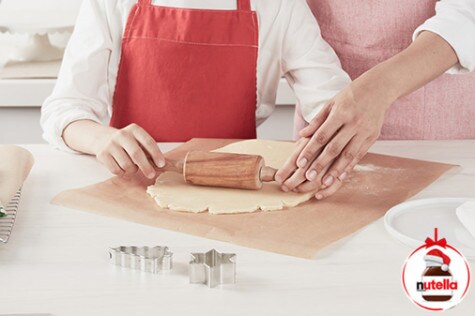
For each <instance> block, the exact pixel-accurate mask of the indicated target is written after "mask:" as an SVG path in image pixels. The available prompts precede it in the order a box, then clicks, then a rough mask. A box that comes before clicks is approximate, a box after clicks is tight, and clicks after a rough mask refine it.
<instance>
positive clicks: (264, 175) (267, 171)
mask: <svg viewBox="0 0 475 316" xmlns="http://www.w3.org/2000/svg"><path fill="white" fill-rule="evenodd" d="M276 173H277V169H274V168H271V167H267V166H264V167H262V169H261V175H260V178H261V181H263V182H273V181H275V174H276Z"/></svg>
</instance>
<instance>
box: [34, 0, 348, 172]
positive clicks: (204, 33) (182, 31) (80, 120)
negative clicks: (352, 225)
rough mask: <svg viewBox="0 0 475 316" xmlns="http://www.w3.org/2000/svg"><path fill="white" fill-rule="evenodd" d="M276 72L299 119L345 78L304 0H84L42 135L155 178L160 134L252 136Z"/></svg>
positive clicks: (270, 102)
mask: <svg viewBox="0 0 475 316" xmlns="http://www.w3.org/2000/svg"><path fill="white" fill-rule="evenodd" d="M282 75H284V76H285V77H286V79H287V81H288V82H289V83H290V85H291V87H292V88H293V90H294V92H295V94H296V96H297V99H298V104H299V106H300V109H301V112H302V115H303V117H304V118H305V120H306V121H310V120H311V119H312V118H313V117H314V116H315V115H316V114H317V113H318V111H319V110H320V109H321V108H322V106H323V105H324V104H325V102H326V101H328V100H329V99H330V98H331V97H333V96H334V95H335V94H336V93H337V92H338V91H339V90H341V89H342V88H343V87H344V86H346V85H347V84H348V83H349V82H350V79H349V77H348V75H347V74H346V73H345V72H344V71H343V70H342V69H341V68H340V63H339V60H338V58H337V56H336V54H335V53H334V51H333V50H332V48H331V47H330V46H329V45H328V44H327V43H326V42H325V41H324V40H323V39H322V38H321V35H320V30H319V27H318V25H317V22H316V21H315V18H314V16H313V15H312V13H311V11H310V9H309V8H308V6H307V4H306V2H305V1H304V0H201V1H198V0H180V1H177V0H138V2H137V0H84V3H83V5H82V8H81V11H80V13H79V17H78V21H77V25H76V28H75V31H74V33H73V35H72V37H71V40H70V43H69V45H68V48H67V49H66V52H65V56H64V61H63V65H62V67H61V71H60V74H59V78H58V81H57V84H56V87H55V89H54V91H53V94H52V95H51V96H50V97H49V98H48V99H47V100H46V101H45V103H44V105H43V108H42V118H41V124H42V127H43V130H44V138H45V139H46V140H47V141H48V142H50V143H51V144H53V145H54V146H56V147H59V148H62V149H68V148H69V149H72V150H74V151H78V152H83V153H87V154H91V155H96V156H97V158H98V160H99V161H101V162H102V163H103V164H105V165H106V166H107V168H108V169H109V170H110V171H111V172H113V173H114V174H117V175H128V174H132V173H135V172H137V170H141V172H143V173H144V175H145V176H147V177H149V178H153V177H154V176H155V171H156V170H155V168H154V167H155V166H154V165H156V166H158V167H159V168H160V167H163V166H164V165H165V160H164V158H163V155H162V153H161V152H160V150H159V148H158V146H157V145H156V142H178V141H187V140H189V139H190V138H193V137H202V138H203V137H204V138H239V139H249V138H255V137H256V124H257V125H259V124H260V123H262V122H263V121H264V120H265V119H266V118H267V117H269V116H270V114H271V113H272V111H273V110H274V108H275V98H276V91H277V86H278V83H279V79H280V78H281V76H282ZM109 116H111V119H110V126H106V125H102V124H103V122H105V121H106V120H107V119H108V117H109Z"/></svg>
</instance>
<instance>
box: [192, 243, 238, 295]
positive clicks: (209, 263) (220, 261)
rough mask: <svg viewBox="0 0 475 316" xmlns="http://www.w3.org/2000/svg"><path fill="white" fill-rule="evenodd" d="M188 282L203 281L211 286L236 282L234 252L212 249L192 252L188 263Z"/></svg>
mask: <svg viewBox="0 0 475 316" xmlns="http://www.w3.org/2000/svg"><path fill="white" fill-rule="evenodd" d="M189 274H190V283H203V284H206V285H208V287H210V288H212V287H215V286H217V285H219V284H234V283H236V254H234V253H220V252H218V251H216V250H215V249H212V250H210V251H208V252H206V253H192V254H191V260H190V265H189Z"/></svg>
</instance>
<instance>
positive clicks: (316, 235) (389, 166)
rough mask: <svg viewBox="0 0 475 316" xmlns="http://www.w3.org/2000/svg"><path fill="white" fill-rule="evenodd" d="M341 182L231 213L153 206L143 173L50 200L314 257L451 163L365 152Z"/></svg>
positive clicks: (192, 145) (209, 143) (199, 143)
mask: <svg viewBox="0 0 475 316" xmlns="http://www.w3.org/2000/svg"><path fill="white" fill-rule="evenodd" d="M231 142H233V141H229V140H204V139H194V140H192V141H190V142H188V143H186V144H184V145H183V146H181V147H179V148H177V149H176V150H174V151H171V152H169V153H168V154H167V156H168V157H169V158H171V159H180V158H184V156H185V154H186V153H187V152H188V151H190V150H198V149H199V150H212V149H216V148H219V147H221V146H224V145H226V144H229V143H231ZM361 164H362V165H363V167H361V168H359V169H358V170H357V171H356V172H355V173H354V174H353V176H352V177H350V179H349V180H348V183H346V184H345V186H344V187H343V188H342V189H341V190H340V191H339V192H337V193H336V194H335V195H334V196H332V197H331V198H329V199H327V200H324V201H316V200H312V201H309V202H306V203H304V204H301V205H299V206H297V207H294V208H290V209H284V210H281V211H273V212H257V213H249V214H235V215H210V214H208V213H200V214H190V213H181V212H175V211H170V210H164V209H160V208H159V207H158V206H157V205H156V204H155V202H154V201H153V199H152V198H151V197H150V196H148V195H147V194H146V192H145V190H146V187H147V186H148V185H150V184H152V183H153V180H152V181H150V180H148V179H145V178H144V177H139V176H137V177H136V178H134V179H131V180H130V179H129V180H124V179H121V178H118V177H114V178H112V179H109V180H107V181H105V182H102V183H98V184H95V185H92V186H88V187H85V188H81V189H75V190H69V191H65V192H63V193H61V194H59V195H58V196H57V197H56V198H54V200H53V203H54V204H57V205H61V206H65V207H69V208H74V209H79V210H83V211H87V212H92V213H96V214H101V215H105V216H111V217H118V218H121V219H125V220H128V221H133V222H136V223H140V224H144V225H150V226H155V227H160V228H165V229H169V230H174V231H179V232H183V233H188V234H192V235H197V236H202V237H206V238H211V239H216V240H221V241H227V242H231V243H235V244H238V245H242V246H247V247H251V248H256V249H261V250H266V251H271V252H276V253H281V254H286V255H291V256H296V257H303V258H312V257H314V256H315V255H316V254H317V252H318V250H320V249H322V248H324V247H326V246H328V245H330V244H331V243H333V242H335V241H337V240H339V239H341V238H343V237H345V236H348V235H349V234H351V233H353V232H355V231H357V230H358V229H360V228H362V227H364V226H366V225H368V224H369V223H371V222H373V221H374V220H376V219H378V218H379V217H381V216H382V215H384V213H385V212H386V211H387V210H388V209H389V208H391V207H392V206H394V205H396V204H398V203H401V202H403V201H405V200H406V199H408V198H409V197H411V196H413V195H414V194H416V193H418V192H419V191H421V190H422V189H423V188H425V187H427V186H428V185H429V184H431V183H432V182H434V181H435V180H436V179H437V178H439V177H440V176H441V175H442V174H443V173H445V172H446V171H448V170H449V169H451V168H452V167H454V166H453V165H447V164H440V163H433V162H427V161H419V160H412V159H405V158H398V157H391V156H384V155H377V154H368V155H367V156H366V158H365V159H364V160H363V161H362V162H361Z"/></svg>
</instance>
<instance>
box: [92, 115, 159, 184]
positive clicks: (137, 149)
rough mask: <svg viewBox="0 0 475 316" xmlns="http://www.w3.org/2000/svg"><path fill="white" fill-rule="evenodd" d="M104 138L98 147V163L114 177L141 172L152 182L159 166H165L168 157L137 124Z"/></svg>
mask: <svg viewBox="0 0 475 316" xmlns="http://www.w3.org/2000/svg"><path fill="white" fill-rule="evenodd" d="M101 138H102V139H101V140H99V142H98V144H97V145H96V146H95V147H96V149H95V154H96V157H97V160H99V161H100V162H101V163H103V164H104V165H105V166H106V167H107V168H108V169H109V170H110V171H111V172H112V173H113V174H115V175H119V176H123V175H126V176H127V175H132V174H135V173H136V172H137V171H138V170H140V171H141V172H142V173H143V174H144V175H145V176H146V177H147V178H149V179H153V178H154V177H155V176H156V167H158V168H162V167H164V166H165V163H166V162H165V157H164V156H163V154H162V152H161V151H160V149H159V148H158V145H157V143H156V142H155V140H154V139H153V138H152V136H150V135H149V134H148V133H147V132H146V131H145V130H144V129H143V128H141V127H140V126H138V125H136V124H131V125H129V126H127V127H125V128H123V129H119V130H117V129H113V130H110V132H109V133H107V134H106V135H105V137H101Z"/></svg>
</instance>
